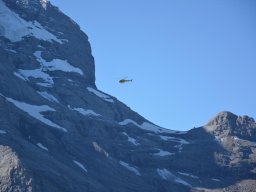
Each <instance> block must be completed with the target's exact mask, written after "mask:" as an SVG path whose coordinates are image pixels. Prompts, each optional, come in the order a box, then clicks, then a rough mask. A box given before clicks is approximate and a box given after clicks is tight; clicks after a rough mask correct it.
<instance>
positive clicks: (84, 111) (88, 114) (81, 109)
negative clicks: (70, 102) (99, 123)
mask: <svg viewBox="0 0 256 192" xmlns="http://www.w3.org/2000/svg"><path fill="white" fill-rule="evenodd" d="M73 110H75V111H78V112H79V113H81V114H82V115H84V116H101V115H100V114H98V113H95V112H94V111H93V110H90V109H88V110H85V109H83V108H73Z"/></svg>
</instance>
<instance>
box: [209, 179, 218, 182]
mask: <svg viewBox="0 0 256 192" xmlns="http://www.w3.org/2000/svg"><path fill="white" fill-rule="evenodd" d="M211 180H213V181H216V182H220V180H219V179H211Z"/></svg>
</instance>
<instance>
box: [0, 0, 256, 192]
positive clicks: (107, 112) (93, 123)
mask: <svg viewBox="0 0 256 192" xmlns="http://www.w3.org/2000/svg"><path fill="white" fill-rule="evenodd" d="M0 13H1V14H2V15H1V17H0V82H1V83H0V191H8V192H9V191H10V192H13V191H22V192H23V191H32V192H48V191H49V192H52V191H54V192H71V191H72V192H73V191H76V192H80V191H81V192H84V191H91V192H110V191H111V192H120V191H122V192H136V191H138V192H141V191H150V192H171V191H179V192H182V191H222V190H225V191H234V190H243V191H246V192H247V191H248V192H249V191H251V189H254V188H255V181H256V143H255V138H256V137H255V136H256V134H255V133H256V132H255V129H256V123H255V121H254V120H253V119H252V118H250V117H247V116H243V117H240V116H237V115H234V114H232V113H230V112H222V113H220V114H218V115H217V116H216V117H215V118H214V119H213V120H211V121H210V122H209V123H208V124H206V125H205V126H203V127H199V128H194V129H191V130H190V131H188V132H179V131H172V130H167V129H164V128H161V127H158V126H156V125H154V124H153V123H151V122H149V121H148V120H146V119H145V118H143V117H142V116H140V115H139V114H137V113H136V112H134V111H132V110H131V109H130V108H129V107H127V106H126V105H125V104H123V103H121V102H119V101H118V100H117V99H116V98H114V97H113V96H110V95H108V94H106V93H103V92H101V91H100V90H98V89H97V88H96V85H95V74H94V73H95V68H94V59H93V56H92V55H91V48H90V44H89V42H88V38H87V36H86V35H85V34H84V33H83V32H82V31H81V30H80V28H79V26H78V25H77V24H76V23H74V22H73V21H72V20H71V19H70V18H68V17H67V16H65V15H64V14H63V13H62V12H60V11H59V10H58V8H56V7H54V6H52V5H51V4H50V3H49V2H44V1H39V0H24V1H22V0H18V1H17V0H0ZM6 21H10V22H11V23H8V22H6Z"/></svg>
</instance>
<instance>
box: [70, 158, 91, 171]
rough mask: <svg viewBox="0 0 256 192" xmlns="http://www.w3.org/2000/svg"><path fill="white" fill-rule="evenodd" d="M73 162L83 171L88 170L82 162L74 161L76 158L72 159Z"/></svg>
mask: <svg viewBox="0 0 256 192" xmlns="http://www.w3.org/2000/svg"><path fill="white" fill-rule="evenodd" d="M73 162H74V163H75V164H76V165H77V166H78V167H80V168H81V169H82V170H83V171H85V172H86V173H87V172H88V171H87V169H86V168H85V167H84V166H83V164H82V163H80V162H78V161H76V160H73Z"/></svg>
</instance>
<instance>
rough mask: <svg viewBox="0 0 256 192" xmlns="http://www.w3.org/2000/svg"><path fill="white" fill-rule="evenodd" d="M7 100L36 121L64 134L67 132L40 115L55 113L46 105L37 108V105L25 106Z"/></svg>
mask: <svg viewBox="0 0 256 192" xmlns="http://www.w3.org/2000/svg"><path fill="white" fill-rule="evenodd" d="M5 98H6V99H7V101H9V102H11V103H13V104H14V105H15V106H16V107H18V108H19V109H21V110H22V111H24V112H26V113H28V114H29V115H30V116H32V117H34V118H36V119H37V120H39V121H41V122H42V123H44V124H46V125H49V126H51V127H54V128H57V129H60V130H62V131H64V132H67V130H66V129H65V128H63V127H60V126H59V125H57V124H55V123H53V122H52V121H50V120H48V119H46V118H45V117H44V116H43V115H42V114H41V113H42V112H45V111H55V109H53V108H51V107H49V106H48V105H41V106H37V105H31V104H27V103H24V102H20V101H16V100H14V99H11V98H8V97H5Z"/></svg>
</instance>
